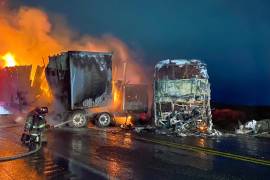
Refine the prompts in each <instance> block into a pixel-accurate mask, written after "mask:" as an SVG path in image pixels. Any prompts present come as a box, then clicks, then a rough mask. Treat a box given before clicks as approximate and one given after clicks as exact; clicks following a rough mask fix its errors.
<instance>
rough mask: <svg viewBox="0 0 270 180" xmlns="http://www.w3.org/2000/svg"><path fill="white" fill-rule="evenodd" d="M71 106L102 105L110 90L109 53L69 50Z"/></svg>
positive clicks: (105, 101)
mask: <svg viewBox="0 0 270 180" xmlns="http://www.w3.org/2000/svg"><path fill="white" fill-rule="evenodd" d="M69 58H70V82H71V108H72V109H74V108H85V107H97V106H104V105H106V104H107V103H108V100H109V99H110V97H111V91H112V84H111V83H112V62H111V55H110V54H96V53H85V52H70V53H69Z"/></svg>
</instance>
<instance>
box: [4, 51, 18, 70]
mask: <svg viewBox="0 0 270 180" xmlns="http://www.w3.org/2000/svg"><path fill="white" fill-rule="evenodd" d="M1 60H3V61H4V67H12V66H16V65H17V62H16V60H15V56H14V55H13V54H12V53H10V52H7V53H6V54H5V55H3V56H2V58H1Z"/></svg>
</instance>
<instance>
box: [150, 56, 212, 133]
mask: <svg viewBox="0 0 270 180" xmlns="http://www.w3.org/2000/svg"><path fill="white" fill-rule="evenodd" d="M153 106H154V117H155V125H156V126H157V127H166V128H174V129H175V130H176V131H178V132H179V133H183V132H191V131H194V132H196V131H209V130H211V129H212V119H211V109H210V83H209V81H208V74H207V69H206V65H205V64H204V63H202V62H201V61H199V60H164V61H160V62H159V63H158V64H157V65H156V67H155V77H154V103H153Z"/></svg>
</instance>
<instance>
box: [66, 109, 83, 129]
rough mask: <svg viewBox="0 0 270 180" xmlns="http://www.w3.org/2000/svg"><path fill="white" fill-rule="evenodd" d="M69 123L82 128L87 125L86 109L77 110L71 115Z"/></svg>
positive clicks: (71, 125)
mask: <svg viewBox="0 0 270 180" xmlns="http://www.w3.org/2000/svg"><path fill="white" fill-rule="evenodd" d="M68 121H70V123H69V124H68V125H69V126H70V127H75V128H82V127H85V126H86V125H87V120H86V113H85V112H84V111H75V112H73V113H72V114H70V115H69V118H68Z"/></svg>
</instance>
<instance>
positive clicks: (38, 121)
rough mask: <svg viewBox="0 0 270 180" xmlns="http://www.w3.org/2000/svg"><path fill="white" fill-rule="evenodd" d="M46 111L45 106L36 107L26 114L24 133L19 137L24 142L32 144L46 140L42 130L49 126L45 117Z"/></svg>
mask: <svg viewBox="0 0 270 180" xmlns="http://www.w3.org/2000/svg"><path fill="white" fill-rule="evenodd" d="M47 113H48V108H47V107H38V108H35V109H34V110H33V111H31V112H30V113H29V114H28V115H27V119H26V122H25V126H24V133H23V134H22V138H21V141H22V142H23V143H24V144H26V145H32V144H38V143H41V142H46V136H45V134H44V131H45V129H46V128H48V127H50V126H49V125H48V124H47V122H46V119H45V116H46V114H47Z"/></svg>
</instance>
